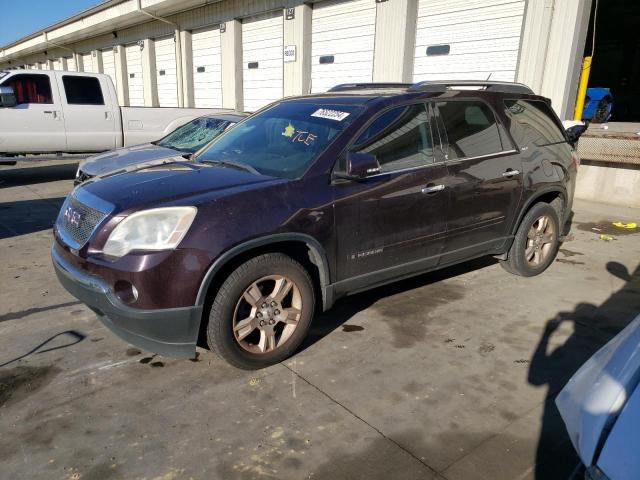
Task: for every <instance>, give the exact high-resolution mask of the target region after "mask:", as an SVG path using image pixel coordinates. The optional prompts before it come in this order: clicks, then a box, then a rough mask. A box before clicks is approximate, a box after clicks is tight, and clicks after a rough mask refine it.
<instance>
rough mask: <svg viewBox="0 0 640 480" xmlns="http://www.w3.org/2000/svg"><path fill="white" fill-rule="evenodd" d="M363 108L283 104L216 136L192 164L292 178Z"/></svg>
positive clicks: (315, 104) (309, 163)
mask: <svg viewBox="0 0 640 480" xmlns="http://www.w3.org/2000/svg"><path fill="white" fill-rule="evenodd" d="M362 110H363V108H362V107H358V106H354V105H325V104H318V103H303V102H283V103H279V104H277V105H275V106H273V107H272V108H269V109H268V110H265V111H263V112H261V113H258V114H256V115H255V116H252V117H250V118H248V119H247V120H245V121H244V122H242V123H240V124H239V125H238V126H237V127H235V128H233V129H231V130H229V131H228V132H226V133H225V134H224V135H221V136H220V137H219V138H218V139H216V140H215V141H214V142H213V143H212V144H211V145H209V146H208V147H207V148H206V149H205V150H204V151H203V152H202V153H200V154H199V155H198V158H197V160H198V161H201V162H206V161H222V162H224V161H229V162H235V163H239V164H244V165H248V166H250V167H252V168H254V169H255V170H257V171H258V172H260V173H261V174H263V175H270V176H275V177H284V178H296V177H299V176H300V175H302V173H304V172H305V171H306V169H307V168H308V167H309V165H311V163H312V162H313V161H314V160H315V158H316V157H317V156H318V155H319V154H320V153H321V152H322V151H323V150H324V149H325V148H326V147H327V146H328V145H329V143H331V142H332V141H333V139H334V138H336V137H337V135H338V134H339V133H340V132H342V131H343V130H344V129H345V128H346V127H347V126H348V125H349V124H350V123H351V122H352V121H353V120H354V119H355V118H357V116H358V115H360V113H361V112H362Z"/></svg>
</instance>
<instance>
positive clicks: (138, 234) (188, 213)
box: [103, 207, 198, 257]
mask: <svg viewBox="0 0 640 480" xmlns="http://www.w3.org/2000/svg"><path fill="white" fill-rule="evenodd" d="M197 211H198V210H197V209H196V208H195V207H166V208H154V209H151V210H143V211H141V212H137V213H134V214H132V215H129V216H128V217H127V218H125V219H124V220H122V221H121V222H120V223H119V224H118V225H117V226H116V228H114V229H113V232H111V235H109V238H108V239H107V243H105V245H104V249H103V252H104V253H105V254H106V255H109V256H112V257H122V256H123V255H126V254H127V253H129V252H130V251H131V250H168V249H171V248H176V247H177V246H178V244H179V243H180V242H181V241H182V239H183V238H184V236H185V234H186V233H187V231H188V230H189V227H190V226H191V223H192V222H193V219H194V218H195V216H196V212H197Z"/></svg>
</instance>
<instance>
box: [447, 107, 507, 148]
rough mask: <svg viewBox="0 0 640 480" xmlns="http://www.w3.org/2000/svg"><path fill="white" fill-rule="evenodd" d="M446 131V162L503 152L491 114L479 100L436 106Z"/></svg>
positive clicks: (493, 116)
mask: <svg viewBox="0 0 640 480" xmlns="http://www.w3.org/2000/svg"><path fill="white" fill-rule="evenodd" d="M436 109H437V111H438V115H439V117H440V118H441V119H442V123H443V124H444V129H445V131H446V134H447V137H448V142H449V149H448V158H449V159H451V160H454V159H456V158H458V159H464V158H473V157H481V156H484V155H491V154H496V153H500V152H502V151H503V150H504V148H503V145H502V139H501V137H500V131H499V128H498V123H497V121H496V117H495V115H494V114H493V110H491V108H489V106H488V105H486V104H485V103H483V102H481V101H478V100H462V101H460V100H456V101H448V102H437V103H436Z"/></svg>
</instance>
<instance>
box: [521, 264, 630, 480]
mask: <svg viewBox="0 0 640 480" xmlns="http://www.w3.org/2000/svg"><path fill="white" fill-rule="evenodd" d="M607 271H608V272H609V273H610V274H612V275H614V276H616V277H618V278H621V279H623V280H624V281H625V282H626V283H625V284H624V286H623V287H622V288H621V289H620V290H618V291H616V292H614V293H613V294H612V295H611V296H610V297H609V298H608V299H607V300H606V301H604V302H603V303H602V304H601V305H599V306H597V305H593V304H590V303H580V304H578V305H577V306H576V308H575V309H574V310H573V311H571V312H560V313H558V315H556V317H554V318H552V319H550V320H548V321H547V323H546V328H545V330H544V333H543V335H542V337H541V339H540V342H539V343H538V346H537V348H536V350H535V352H534V354H533V357H532V358H531V366H530V368H529V378H528V379H529V383H531V384H532V385H536V386H542V385H546V386H547V387H548V391H547V396H546V399H545V403H544V412H543V415H542V429H541V434H540V438H539V440H538V448H537V453H536V467H535V478H536V480H554V479H558V480H566V479H567V478H569V477H570V475H571V473H572V472H574V471H575V468H576V464H577V463H578V462H579V460H578V457H577V455H576V453H575V451H574V449H573V447H572V445H571V442H570V440H569V436H568V434H567V431H566V429H565V426H564V423H563V422H562V418H561V417H560V413H559V412H558V409H557V408H556V405H555V399H556V396H557V395H558V393H559V392H560V390H561V389H562V388H563V387H564V386H565V385H566V383H567V382H568V381H569V379H570V378H571V376H572V375H573V374H574V373H575V372H576V371H577V370H578V369H579V368H580V366H581V365H582V364H583V363H584V362H586V361H587V360H588V359H589V358H590V357H591V356H592V355H593V354H594V353H595V352H597V351H598V350H599V349H600V348H601V347H603V346H604V345H605V344H606V343H607V342H608V341H609V340H610V339H611V338H613V337H614V336H615V335H616V334H617V333H619V332H620V331H621V330H622V329H624V327H626V326H627V325H628V324H629V323H630V322H631V321H632V320H633V319H634V318H635V316H636V315H638V313H639V312H640V265H638V267H636V269H635V271H634V272H633V273H629V272H628V270H627V268H626V267H625V266H624V265H622V264H620V263H617V262H609V263H608V264H607ZM565 322H568V323H570V324H571V325H572V327H573V333H572V334H571V336H570V337H569V338H568V339H567V340H566V341H565V342H564V343H563V344H562V345H560V346H558V347H556V348H550V345H551V343H552V341H551V339H552V337H553V334H554V332H555V331H556V330H557V329H558V327H559V326H560V325H561V324H562V323H565Z"/></svg>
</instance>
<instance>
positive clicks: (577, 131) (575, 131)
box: [567, 123, 589, 145]
mask: <svg viewBox="0 0 640 480" xmlns="http://www.w3.org/2000/svg"><path fill="white" fill-rule="evenodd" d="M587 128H589V125H588V124H586V123H583V124H582V125H573V126H571V127H569V128H567V138H568V139H569V143H571V144H572V145H574V144H575V143H576V142H577V141H578V139H579V138H580V136H581V135H582V134H583V133H584V132H586V130H587Z"/></svg>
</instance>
